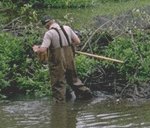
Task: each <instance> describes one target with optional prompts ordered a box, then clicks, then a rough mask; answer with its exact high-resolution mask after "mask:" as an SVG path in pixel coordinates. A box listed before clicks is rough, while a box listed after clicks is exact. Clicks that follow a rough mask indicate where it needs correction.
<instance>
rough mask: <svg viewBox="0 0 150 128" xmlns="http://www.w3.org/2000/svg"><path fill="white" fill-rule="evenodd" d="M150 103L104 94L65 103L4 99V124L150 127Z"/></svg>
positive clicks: (0, 114)
mask: <svg viewBox="0 0 150 128" xmlns="http://www.w3.org/2000/svg"><path fill="white" fill-rule="evenodd" d="M149 105H150V102H145V103H141V102H140V103H138V102H136V103H133V102H132V103H130V102H129V101H128V102H127V101H116V100H104V99H102V98H95V99H92V100H91V101H75V102H67V103H65V104H52V102H51V101H50V99H49V98H43V99H25V100H19V101H15V100H14V101H10V100H9V101H3V102H1V103H0V119H1V120H0V124H1V125H0V128H143V127H144V128H148V127H150V123H149V122H150V116H149V115H150V110H149Z"/></svg>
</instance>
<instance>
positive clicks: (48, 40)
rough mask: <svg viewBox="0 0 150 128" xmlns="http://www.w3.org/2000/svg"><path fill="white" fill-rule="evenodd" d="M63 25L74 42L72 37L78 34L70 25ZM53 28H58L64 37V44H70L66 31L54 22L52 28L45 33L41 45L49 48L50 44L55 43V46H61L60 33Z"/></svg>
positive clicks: (62, 37)
mask: <svg viewBox="0 0 150 128" xmlns="http://www.w3.org/2000/svg"><path fill="white" fill-rule="evenodd" d="M63 27H64V29H65V31H66V33H67V35H68V37H69V40H70V42H71V43H73V42H72V38H74V37H76V36H77V35H76V34H75V33H74V32H73V30H72V29H71V28H70V27H69V26H63ZM52 28H57V29H58V31H59V33H60V36H61V39H62V46H68V41H67V39H66V37H65V35H64V33H63V32H62V30H61V28H60V26H59V25H58V24H57V23H53V24H52V25H51V27H50V29H49V30H48V31H47V32H46V33H45V35H44V37H43V42H42V45H41V47H46V48H48V47H49V46H50V45H53V47H54V48H58V47H60V41H59V35H58V33H57V32H56V30H54V29H52Z"/></svg>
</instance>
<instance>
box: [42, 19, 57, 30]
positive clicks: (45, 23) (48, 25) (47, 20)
mask: <svg viewBox="0 0 150 128" xmlns="http://www.w3.org/2000/svg"><path fill="white" fill-rule="evenodd" d="M54 21H55V20H54V19H53V18H52V17H50V16H44V17H43V18H42V19H41V22H42V25H44V26H45V27H46V28H47V29H49V27H50V25H51V24H52V23H53V22H54Z"/></svg>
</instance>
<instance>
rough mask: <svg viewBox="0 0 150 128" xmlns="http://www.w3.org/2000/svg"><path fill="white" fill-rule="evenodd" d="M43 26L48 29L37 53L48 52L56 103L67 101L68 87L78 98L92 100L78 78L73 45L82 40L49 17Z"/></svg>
mask: <svg viewBox="0 0 150 128" xmlns="http://www.w3.org/2000/svg"><path fill="white" fill-rule="evenodd" d="M41 22H42V24H43V25H44V26H45V27H46V28H47V29H48V31H47V32H46V33H45V35H44V38H43V42H42V44H41V45H40V46H39V45H34V46H33V51H34V52H36V53H40V52H46V51H47V50H48V64H49V73H50V78H51V87H52V96H53V98H54V101H55V102H64V101H65V100H66V86H67V85H69V86H70V87H71V88H72V89H73V90H74V92H75V95H76V98H81V99H90V98H92V93H91V91H90V89H89V88H87V87H86V86H84V85H83V83H82V82H81V80H80V79H79V78H78V77H77V72H76V67H75V63H74V53H73V50H72V45H78V44H79V43H80V39H79V38H78V36H77V35H76V34H75V33H74V32H73V30H72V29H71V28H70V27H69V26H65V25H64V26H60V25H59V24H58V23H56V22H55V20H54V19H53V18H51V17H49V16H45V17H43V19H42V20H41Z"/></svg>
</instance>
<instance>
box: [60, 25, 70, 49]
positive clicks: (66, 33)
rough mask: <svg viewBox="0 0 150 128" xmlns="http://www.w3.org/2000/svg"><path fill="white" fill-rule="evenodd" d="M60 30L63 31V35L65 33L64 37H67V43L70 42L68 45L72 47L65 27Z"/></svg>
mask: <svg viewBox="0 0 150 128" xmlns="http://www.w3.org/2000/svg"><path fill="white" fill-rule="evenodd" d="M60 28H61V30H62V31H63V33H64V35H65V37H66V39H67V41H68V45H69V46H70V45H71V43H70V40H69V37H68V35H67V32H66V31H65V29H64V27H63V26H60Z"/></svg>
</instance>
